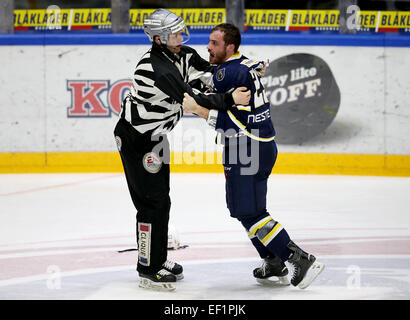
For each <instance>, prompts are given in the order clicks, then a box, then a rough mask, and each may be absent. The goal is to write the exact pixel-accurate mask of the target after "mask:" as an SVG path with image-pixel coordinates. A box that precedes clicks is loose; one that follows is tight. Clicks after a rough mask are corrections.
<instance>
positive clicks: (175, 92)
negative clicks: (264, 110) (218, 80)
mask: <svg viewBox="0 0 410 320" xmlns="http://www.w3.org/2000/svg"><path fill="white" fill-rule="evenodd" d="M155 85H156V86H157V87H158V88H159V89H160V90H161V91H163V92H164V93H166V94H167V95H169V96H170V97H171V98H172V99H174V100H175V101H177V102H178V103H180V104H182V100H183V99H184V93H185V92H187V93H188V94H189V95H190V96H192V97H193V98H194V99H195V101H196V102H197V103H198V104H199V105H201V106H203V107H205V108H207V109H216V110H221V111H225V110H227V109H228V108H229V107H230V106H232V105H233V104H234V101H233V98H232V93H224V94H220V93H219V94H218V93H210V94H206V93H202V92H200V91H199V90H194V89H192V88H191V86H189V85H188V84H186V83H185V82H184V81H183V79H182V77H178V76H176V75H174V74H172V73H166V74H163V75H161V76H160V77H159V78H158V79H157V80H156V81H155Z"/></svg>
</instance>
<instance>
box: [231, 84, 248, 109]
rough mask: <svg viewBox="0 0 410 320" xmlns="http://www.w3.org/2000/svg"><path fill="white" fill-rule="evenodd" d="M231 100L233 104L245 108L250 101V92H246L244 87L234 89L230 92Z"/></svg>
mask: <svg viewBox="0 0 410 320" xmlns="http://www.w3.org/2000/svg"><path fill="white" fill-rule="evenodd" d="M232 98H233V101H234V102H235V104H237V105H242V106H247V105H248V104H249V100H250V99H251V90H247V88H246V87H239V88H236V89H235V90H234V91H233V92H232Z"/></svg>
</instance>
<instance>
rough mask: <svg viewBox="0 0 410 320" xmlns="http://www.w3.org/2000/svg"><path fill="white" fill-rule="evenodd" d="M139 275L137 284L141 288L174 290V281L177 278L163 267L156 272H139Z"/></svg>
mask: <svg viewBox="0 0 410 320" xmlns="http://www.w3.org/2000/svg"><path fill="white" fill-rule="evenodd" d="M139 276H140V283H139V286H140V287H141V288H145V289H152V290H158V291H173V290H175V282H176V281H177V278H176V276H175V275H173V274H172V273H170V272H169V271H167V270H165V269H161V270H159V271H158V272H156V273H151V274H144V273H139Z"/></svg>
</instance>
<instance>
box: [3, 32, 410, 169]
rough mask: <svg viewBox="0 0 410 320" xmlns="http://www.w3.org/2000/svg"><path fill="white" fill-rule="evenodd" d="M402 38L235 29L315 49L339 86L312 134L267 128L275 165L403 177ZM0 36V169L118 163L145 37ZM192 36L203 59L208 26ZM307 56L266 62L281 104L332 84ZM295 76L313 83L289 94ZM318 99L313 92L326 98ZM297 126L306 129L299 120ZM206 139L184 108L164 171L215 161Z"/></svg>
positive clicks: (406, 161) (406, 158) (255, 42)
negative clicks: (282, 67) (121, 117)
mask: <svg viewBox="0 0 410 320" xmlns="http://www.w3.org/2000/svg"><path fill="white" fill-rule="evenodd" d="M409 38H410V37H408V36H403V35H401V36H400V35H395V36H388V35H383V36H378V35H367V36H362V35H356V36H355V37H352V36H350V37H343V36H338V35H317V34H316V35H310V34H305V35H303V34H299V35H294V36H288V35H283V34H282V35H274V34H269V33H267V34H266V35H264V36H263V37H262V36H261V33H259V35H257V36H255V35H254V34H252V33H249V34H245V36H244V41H243V45H242V47H241V52H242V53H243V54H245V55H246V56H248V57H250V58H253V59H259V60H266V59H269V60H270V61H271V62H274V61H278V60H279V59H283V58H284V57H289V56H292V55H295V54H299V55H304V56H307V57H314V58H315V59H316V58H317V59H319V60H321V61H324V63H325V64H326V65H327V66H328V69H329V70H330V73H331V75H332V76H333V79H334V81H335V83H336V85H337V88H338V90H339V92H340V97H339V100H338V101H336V102H335V100H337V99H336V98H337V97H336V98H335V99H333V100H332V101H331V102H329V103H330V104H331V103H333V104H334V105H335V104H337V108H336V109H333V111H332V109H330V108H329V110H330V111H329V114H330V115H331V116H332V117H331V118H330V119H328V121H329V124H328V125H327V126H326V127H325V128H323V130H322V131H320V132H319V133H316V134H315V135H313V136H312V137H308V138H306V139H304V140H303V141H302V140H301V141H300V142H296V143H295V142H292V141H291V142H290V143H289V141H287V142H285V143H283V142H282V141H284V140H283V137H281V136H280V133H281V132H283V131H281V130H277V131H279V132H278V139H277V143H278V148H279V158H278V162H277V165H276V166H275V168H274V172H276V173H317V174H361V175H399V176H400V175H401V176H409V175H410V141H409V136H410V126H409V117H410V108H409V107H408V101H409V100H410V89H409V87H408V83H410V75H409V74H408V73H407V72H405V70H408V69H409V68H410V58H409V57H410V49H409V47H410V45H409V43H410V41H409ZM0 40H1V41H0V43H1V44H2V45H0V57H1V60H2V61H3V65H4V70H3V71H4V72H2V74H1V76H0V81H1V85H2V95H1V96H0V105H1V106H2V107H1V108H0V117H1V139H0V172H2V173H7V172H10V173H11V172H118V171H121V170H122V169H121V163H120V158H119V156H118V154H117V152H116V145H115V141H114V136H113V129H114V126H115V124H116V122H117V120H118V113H119V110H120V103H121V100H122V98H123V97H124V95H125V94H126V93H127V92H128V90H129V89H128V88H129V85H130V77H131V76H132V74H133V69H134V67H135V65H136V62H137V61H138V59H139V58H140V57H141V56H142V55H143V54H144V53H145V52H146V51H147V50H148V49H149V46H148V45H147V44H146V40H145V39H144V38H143V37H141V36H138V35H124V36H119V35H110V34H105V35H89V36H81V35H77V36H62V35H60V36H59V35H55V36H46V35H15V36H7V37H6V36H4V37H3V36H2V38H1V39H0ZM191 43H192V46H193V47H194V48H195V49H196V50H197V51H198V52H199V53H200V54H201V55H202V56H203V57H204V58H205V59H206V58H207V51H206V44H207V34H193V35H192V39H191ZM309 63H310V60H309V61H306V63H304V62H303V61H302V63H301V64H299V65H297V66H295V67H293V69H289V70H287V71H286V72H285V71H284V72H282V74H279V75H276V74H274V72H275V71H274V70H272V71H271V73H269V72H268V74H267V75H266V76H265V79H264V80H263V81H264V85H265V88H266V91H268V93H269V95H268V97H269V99H270V102H271V104H275V105H276V106H278V108H280V107H281V106H282V107H283V105H282V103H287V102H288V100H291V97H292V94H293V98H294V99H295V100H296V102H298V103H299V104H301V105H303V103H305V102H306V103H308V102H311V101H313V99H320V98H321V97H324V96H326V95H327V96H331V95H334V92H330V91H326V90H327V89H326V88H325V84H326V83H327V82H328V78H326V77H325V76H323V75H322V74H320V73H319V70H321V69H320V67H321V66H320V67H314V66H312V64H309ZM307 70H308V71H309V70H311V72H310V73H309V72H308V71H307ZM281 76H283V79H285V78H286V77H287V82H286V81H282V82H281V81H280V77H281ZM292 81H293V82H292ZM309 85H310V87H309ZM313 85H315V86H313ZM295 86H302V88H304V89H303V90H308V88H311V89H312V90H311V92H310V93H311V95H310V96H309V95H308V93H307V91H303V90H302V92H301V93H300V94H296V93H297V90H296V89H295ZM313 89H314V90H313ZM295 92H296V93H295ZM309 99H310V100H309ZM318 101H319V100H318ZM326 103H327V102H326V101H325V102H323V101H320V102H318V104H323V108H324V109H326V108H327V107H328V106H327V105H326ZM282 109H283V108H282ZM334 110H336V111H334ZM309 116H311V117H312V119H313V118H314V117H315V113H314V112H313V113H310V115H309ZM273 118H274V123H275V121H278V122H279V123H276V124H275V127H280V125H281V124H282V123H283V121H285V120H289V121H290V122H292V121H293V120H292V119H279V118H278V117H276V118H275V117H273ZM278 119H279V120H278ZM295 132H297V133H298V134H299V135H301V136H304V131H303V128H301V129H300V130H299V129H298V130H295ZM307 136H308V132H306V137H307ZM214 139H215V132H214V131H212V130H211V129H210V128H208V127H207V126H206V124H205V122H204V121H203V120H202V119H199V118H197V117H195V116H193V115H189V114H187V115H186V116H185V117H183V119H182V120H181V121H180V123H179V124H178V125H177V127H176V128H175V129H174V131H173V132H172V133H171V135H170V142H171V152H172V160H173V161H172V162H171V163H172V166H171V168H172V169H171V170H172V171H173V172H222V165H221V162H220V158H221V156H220V155H221V148H220V147H219V146H216V145H215V144H214ZM218 159H219V160H218Z"/></svg>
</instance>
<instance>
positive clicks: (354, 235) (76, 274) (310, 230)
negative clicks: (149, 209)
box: [0, 174, 410, 300]
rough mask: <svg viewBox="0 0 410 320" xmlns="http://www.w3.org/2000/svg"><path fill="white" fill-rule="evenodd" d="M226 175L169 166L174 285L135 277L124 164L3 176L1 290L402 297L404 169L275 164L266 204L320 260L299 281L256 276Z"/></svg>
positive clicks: (144, 296) (135, 296)
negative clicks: (313, 169) (279, 283)
mask: <svg viewBox="0 0 410 320" xmlns="http://www.w3.org/2000/svg"><path fill="white" fill-rule="evenodd" d="M224 182H225V181H224V176H223V174H172V175H171V199H172V207H171V220H170V223H171V224H172V225H173V226H174V227H175V228H176V229H177V231H178V233H179V236H180V240H181V245H186V246H187V247H186V248H184V249H178V250H169V255H168V258H169V259H171V260H174V261H177V262H179V263H181V264H182V265H183V266H184V275H185V278H184V279H183V280H182V281H180V282H178V283H177V289H176V290H175V291H174V292H170V293H164V292H155V291H147V290H143V289H141V288H139V287H138V276H137V274H136V271H135V262H136V256H137V251H125V252H119V251H122V250H126V249H132V248H135V213H136V212H135V210H134V207H133V205H132V202H131V198H130V196H129V194H128V189H127V186H126V182H125V177H124V176H123V174H3V175H0V299H1V300H16V299H23V300H31V299H36V300H37V299H48V300H49V299H52V300H54V299H56V300H60V299H64V300H66V299H70V300H71V299H75V300H77V299H85V300H87V299H93V300H95V299H97V300H100V299H110V300H112V299H121V300H128V299H129V300H194V299H195V300H208V299H216V300H290V299H298V300H299V299H302V300H306V299H319V300H321V299H323V300H328V299H331V300H347V299H348V300H356V299H358V300H391V299H395V300H396V299H399V300H408V299H410V178H400V177H358V176H321V175H277V174H274V175H272V176H271V178H270V180H269V188H268V210H269V212H270V213H271V215H272V217H273V218H274V219H275V220H277V221H279V222H280V223H281V224H282V225H283V226H284V227H285V228H286V229H287V231H288V233H289V234H290V236H291V238H292V239H293V240H294V241H295V242H296V243H298V244H299V245H300V246H301V247H302V248H303V249H305V250H306V251H308V252H310V253H312V254H314V255H315V256H316V257H317V259H318V261H321V262H323V263H325V265H326V268H325V270H324V271H323V272H322V274H321V275H320V276H319V277H318V278H317V280H316V281H315V282H314V283H313V284H312V285H311V286H310V287H309V288H307V289H306V290H300V289H298V288H295V287H292V286H289V287H282V288H277V287H268V286H262V285H259V284H258V283H256V282H255V280H254V279H253V276H252V270H253V269H254V268H255V267H257V266H259V265H260V262H261V261H260V259H259V258H258V256H257V253H256V251H255V250H254V249H253V247H252V246H251V244H250V241H249V239H248V237H247V235H246V233H245V231H244V230H243V229H242V227H241V225H240V223H239V222H238V221H236V220H234V219H232V218H231V217H230V216H229V212H228V210H227V208H226V205H225V191H224Z"/></svg>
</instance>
